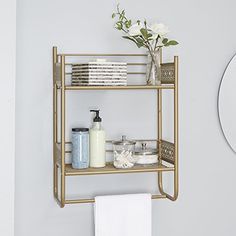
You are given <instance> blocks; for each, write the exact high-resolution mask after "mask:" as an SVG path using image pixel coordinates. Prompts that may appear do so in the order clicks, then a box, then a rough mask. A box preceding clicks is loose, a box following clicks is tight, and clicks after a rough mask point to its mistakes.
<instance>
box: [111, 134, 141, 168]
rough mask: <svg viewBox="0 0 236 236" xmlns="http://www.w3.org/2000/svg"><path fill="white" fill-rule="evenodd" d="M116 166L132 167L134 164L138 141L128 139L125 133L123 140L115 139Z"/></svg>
mask: <svg viewBox="0 0 236 236" xmlns="http://www.w3.org/2000/svg"><path fill="white" fill-rule="evenodd" d="M112 144H113V155H114V162H113V164H114V166H115V167H116V168H122V169H125V168H131V167H133V166H134V163H135V160H134V158H133V155H134V151H135V144H136V142H135V141H133V140H128V139H127V138H126V136H125V135H122V138H121V140H118V141H113V142H112Z"/></svg>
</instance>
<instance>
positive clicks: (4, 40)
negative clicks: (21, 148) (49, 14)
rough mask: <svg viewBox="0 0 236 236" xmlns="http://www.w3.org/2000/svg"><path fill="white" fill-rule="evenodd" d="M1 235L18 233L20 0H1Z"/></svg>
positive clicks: (11, 235) (6, 235)
mask: <svg viewBox="0 0 236 236" xmlns="http://www.w3.org/2000/svg"><path fill="white" fill-rule="evenodd" d="M0 29H1V37H0V52H1V53H0V70H1V78H0V87H1V96H0V98H1V99H0V108H1V118H0V121H1V122H0V130H1V131H0V147H1V148H0V162H1V171H0V186H1V190H0V235H4V236H13V235H14V176H15V168H14V166H15V59H16V57H15V49H16V33H15V31H16V2H15V0H11V1H9V0H5V1H4V0H1V1H0Z"/></svg>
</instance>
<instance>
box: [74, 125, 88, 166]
mask: <svg viewBox="0 0 236 236" xmlns="http://www.w3.org/2000/svg"><path fill="white" fill-rule="evenodd" d="M71 142H72V167H73V168H75V169H84V168H88V167H89V129H88V128H72V137H71Z"/></svg>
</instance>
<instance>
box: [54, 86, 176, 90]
mask: <svg viewBox="0 0 236 236" xmlns="http://www.w3.org/2000/svg"><path fill="white" fill-rule="evenodd" d="M58 88H59V89H60V88H61V87H60V86H58ZM174 88H175V86H174V85H127V86H65V90H134V89H140V90H141V89H145V90H146V89H174Z"/></svg>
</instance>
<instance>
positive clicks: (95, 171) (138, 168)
mask: <svg viewBox="0 0 236 236" xmlns="http://www.w3.org/2000/svg"><path fill="white" fill-rule="evenodd" d="M158 171H174V167H173V166H171V167H169V166H166V165H164V164H159V163H157V164H154V165H146V166H142V165H135V166H134V167H132V168H129V169H117V168H115V167H114V166H113V164H112V163H107V165H106V166H105V167H103V168H86V169H73V168H72V166H71V164H66V165H65V175H66V176H76V175H99V174H123V173H145V172H158Z"/></svg>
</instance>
